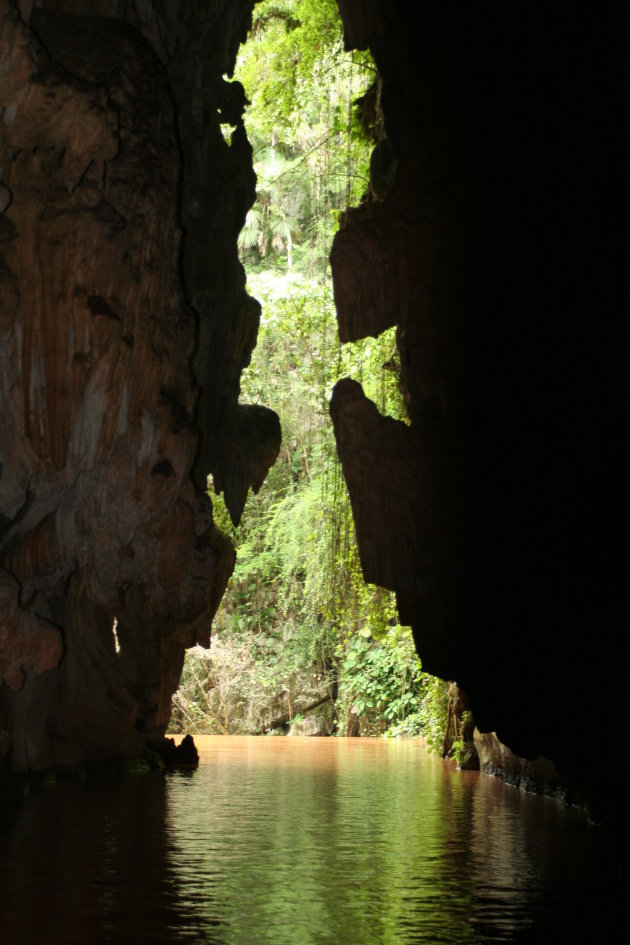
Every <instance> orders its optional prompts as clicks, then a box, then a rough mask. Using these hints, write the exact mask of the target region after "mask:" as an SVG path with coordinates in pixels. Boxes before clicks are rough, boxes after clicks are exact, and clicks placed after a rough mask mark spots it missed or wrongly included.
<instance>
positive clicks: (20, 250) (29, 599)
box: [0, 0, 280, 771]
mask: <svg viewBox="0 0 630 945" xmlns="http://www.w3.org/2000/svg"><path fill="white" fill-rule="evenodd" d="M251 6H252V4H251V2H247V0H242V2H238V3H231V2H230V3H227V2H214V3H210V4H205V5H203V4H202V5H192V4H167V5H164V4H161V3H155V4H154V3H152V2H149V0H136V2H131V3H102V2H98V0H38V2H35V3H34V4H33V3H25V2H22V3H20V4H15V3H13V2H10V0H1V2H0V102H1V104H2V111H1V112H0V136H1V137H0V147H1V151H0V181H1V183H0V298H1V300H2V301H1V304H0V433H1V435H0V599H1V601H2V603H1V607H2V610H1V611H0V684H1V685H0V729H1V730H2V755H3V757H4V762H5V765H10V766H11V767H12V768H13V770H18V771H23V770H29V769H40V768H44V767H47V766H49V765H52V764H74V763H77V762H79V761H83V760H86V759H87V760H103V759H108V758H111V757H115V756H119V755H124V754H137V753H138V752H142V751H143V750H144V749H145V748H146V746H147V745H152V744H158V743H160V741H161V738H162V736H163V733H164V730H165V727H166V724H167V722H168V719H169V715H170V705H171V695H172V693H173V691H174V689H175V688H176V686H177V684H178V680H179V675H180V672H181V666H182V661H183V656H184V649H185V647H187V646H191V645H193V644H194V643H195V642H197V641H199V642H204V643H206V644H207V642H208V635H209V628H210V622H211V619H212V615H213V613H214V611H215V610H216V607H217V606H218V603H219V601H220V599H221V595H222V593H223V590H224V588H225V585H226V582H227V579H228V577H229V574H230V572H231V569H232V566H233V561H234V554H233V551H232V549H231V547H230V545H229V543H228V542H227V540H226V539H225V538H224V537H223V536H222V535H221V534H220V533H219V532H218V531H217V529H216V528H215V526H214V525H213V521H212V507H211V503H210V500H209V498H208V497H207V495H206V478H207V476H208V475H209V474H212V475H213V476H214V477H215V481H216V482H217V483H218V484H220V487H221V488H223V489H224V490H225V493H226V497H227V501H228V505H229V507H230V511H231V513H232V516H233V517H234V519H235V520H238V518H239V517H240V514H241V512H242V508H243V505H244V502H245V498H246V495H247V491H248V488H249V486H253V487H254V488H258V487H259V486H260V484H261V482H262V480H263V478H264V475H265V473H266V470H267V468H268V467H269V465H270V464H271V463H272V462H273V461H274V458H275V455H276V454H277V450H278V448H279V437H280V433H279V424H278V420H277V417H276V416H275V414H272V413H271V411H267V410H266V409H265V408H262V407H248V406H246V405H244V406H241V405H239V404H238V395H239V376H240V372H241V370H242V369H243V367H244V366H245V364H246V363H247V362H248V360H249V357H250V354H251V351H252V348H253V346H254V344H255V340H256V331H257V324H258V305H257V303H256V302H255V301H254V300H252V299H250V298H248V296H247V295H246V293H245V289H244V285H245V277H244V274H243V271H242V268H241V266H240V264H239V262H238V258H237V253H236V237H237V234H238V231H239V229H240V227H241V225H242V222H243V220H244V216H245V213H246V210H247V209H248V207H249V205H250V204H251V202H252V201H253V198H254V187H255V179H254V176H253V171H252V169H251V153H250V148H249V144H248V142H247V139H246V136H245V132H244V129H243V124H242V107H243V104H244V97H243V95H242V89H241V88H240V86H238V84H230V83H229V82H227V81H225V80H224V78H223V76H224V75H225V74H226V73H229V72H230V71H231V68H232V65H233V61H234V57H235V53H236V49H237V46H238V43H239V42H240V41H241V40H242V39H243V38H244V36H245V34H246V30H247V26H248V22H249V19H248V18H249V16H250V13H251V9H250V8H251ZM222 122H224V123H228V124H230V126H232V127H233V129H234V130H233V134H232V140H231V144H230V145H228V144H227V143H226V141H225V140H224V138H223V135H222V134H221V128H220V125H221V123H222ZM114 620H116V634H114V633H113V628H114ZM0 764H2V761H0Z"/></svg>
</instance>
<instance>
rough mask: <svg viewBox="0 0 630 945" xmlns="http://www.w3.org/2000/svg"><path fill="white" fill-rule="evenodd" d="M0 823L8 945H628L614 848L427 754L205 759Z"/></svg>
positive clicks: (396, 746)
mask: <svg viewBox="0 0 630 945" xmlns="http://www.w3.org/2000/svg"><path fill="white" fill-rule="evenodd" d="M197 741H198V745H199V747H200V751H201V765H200V767H199V768H198V769H197V770H195V771H174V772H171V773H167V774H163V773H159V772H154V773H152V774H150V775H129V776H127V777H125V778H123V779H121V780H112V781H109V782H103V781H86V782H75V781H69V782H59V783H58V784H57V785H56V786H54V787H51V788H48V789H41V790H38V791H37V792H34V793H33V794H31V795H30V796H29V797H27V798H26V799H25V801H24V802H23V803H22V804H21V805H20V807H19V808H16V809H15V810H14V811H12V813H11V815H10V816H8V815H7V812H6V811H5V814H4V816H3V817H2V819H1V820H0V943H1V945H5V943H6V945H8V943H12V945H23V943H31V942H32V943H37V945H58V943H59V945H61V943H63V945H76V943H80V945H97V943H101V942H108V943H109V942H116V943H118V945H140V943H145V942H146V943H157V945H160V943H182V942H187V943H203V945H206V943H207V945H333V943H334V945H412V943H431V945H433V943H442V942H444V943H446V942H448V943H451V945H453V943H471V945H473V943H482V942H523V943H530V942H531V943H532V945H538V943H543V942H582V941H584V942H587V941H588V942H592V943H594V945H597V943H599V942H606V943H608V942H616V941H618V940H619V939H618V937H617V936H616V932H615V929H616V919H615V916H616V910H617V907H618V905H619V888H620V887H619V883H618V881H617V877H616V875H615V870H614V869H612V868H611V861H610V857H609V855H608V853H607V850H606V839H605V837H604V836H603V835H602V831H601V830H600V829H599V828H594V827H592V826H589V825H588V824H587V822H586V818H585V816H584V815H583V814H582V813H581V812H579V811H576V810H572V809H570V808H567V807H563V806H562V805H560V804H559V803H558V802H556V801H551V800H546V799H543V798H539V797H532V796H528V795H524V794H522V793H520V792H519V791H518V790H516V789H514V788H511V787H508V786H506V785H504V784H502V783H501V782H499V781H497V780H495V779H492V778H487V777H482V776H479V775H476V774H473V773H465V772H459V771H456V770H454V769H453V768H452V767H450V766H449V765H446V764H444V763H443V762H441V761H440V760H439V759H436V758H433V757H431V756H430V755H428V754H427V753H426V751H425V750H424V749H423V748H422V746H421V745H420V744H419V743H418V742H416V741H384V740H380V739H378V740H377V739H338V738H327V739H325V738H322V739H318V738H314V739H311V738H309V739H306V738H304V739H302V738H280V737H278V738H269V737H267V738H229V737H209V738H199V739H197Z"/></svg>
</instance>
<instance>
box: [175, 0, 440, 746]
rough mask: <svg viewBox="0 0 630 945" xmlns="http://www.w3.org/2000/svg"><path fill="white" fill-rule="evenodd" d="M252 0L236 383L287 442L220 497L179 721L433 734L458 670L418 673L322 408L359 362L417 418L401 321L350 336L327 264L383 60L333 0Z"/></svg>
mask: <svg viewBox="0 0 630 945" xmlns="http://www.w3.org/2000/svg"><path fill="white" fill-rule="evenodd" d="M254 13H255V19H254V29H253V34H252V37H251V38H250V40H249V42H248V43H247V44H246V46H245V47H244V49H243V52H242V54H241V56H240V59H239V63H238V68H237V73H236V74H237V77H238V78H239V79H240V81H242V82H243V84H244V86H245V89H246V94H247V95H248V97H249V99H250V100H251V106H250V108H249V110H248V112H247V114H246V124H247V129H248V134H249V136H250V138H251V140H252V142H253V145H254V151H255V158H256V171H257V174H258V197H257V201H256V204H255V205H254V207H253V208H252V209H251V210H250V212H249V213H248V215H247V218H246V221H245V226H244V227H243V230H242V232H241V235H240V238H239V246H240V251H241V255H242V258H243V260H244V262H245V263H246V265H247V268H248V289H249V291H250V293H251V294H252V295H253V296H255V297H256V298H257V299H258V300H259V301H260V302H261V305H262V318H261V324H260V330H259V334H258V344H257V347H256V349H255V351H254V354H253V357H252V361H251V364H250V366H249V368H248V369H247V370H246V371H245V372H244V374H243V377H242V381H241V397H242V400H243V401H244V402H248V403H259V402H260V403H264V404H269V405H271V406H273V408H274V409H275V410H276V411H277V412H278V413H279V415H280V420H281V424H282V429H283V443H282V449H281V453H280V456H279V458H278V461H277V462H276V464H275V466H274V467H273V468H272V469H271V470H270V473H269V475H268V477H267V480H266V482H265V484H264V486H263V488H262V490H261V491H260V493H259V494H258V495H257V496H255V497H253V496H252V497H251V498H250V500H249V502H248V505H247V512H246V515H245V516H244V520H243V522H242V523H241V525H240V526H239V527H238V529H235V528H234V527H233V526H232V524H231V522H230V519H229V516H228V514H227V511H226V510H225V507H224V506H223V503H222V500H221V498H220V497H219V496H213V505H214V516H215V521H216V523H217V525H218V527H219V528H221V529H222V530H223V531H225V532H226V533H228V534H229V535H230V537H231V538H232V540H233V542H234V544H235V545H236V547H237V564H236V568H235V571H234V575H233V577H232V579H231V583H230V586H229V589H228V593H227V594H226V596H225V599H224V602H223V604H222V605H221V608H220V610H219V613H218V614H217V617H216V619H215V625H214V630H213V643H212V649H211V650H210V651H204V650H201V649H199V648H197V649H195V650H193V651H191V652H190V653H189V654H188V656H187V660H186V666H185V670H184V675H183V677H182V685H181V687H180V690H179V691H178V693H177V695H176V697H175V700H174V702H175V706H174V709H175V711H174V719H175V723H176V725H179V726H181V727H185V728H188V729H189V730H191V731H210V732H237V733H241V732H259V731H275V730H276V728H275V726H276V725H278V724H281V722H282V720H283V719H294V718H296V717H297V716H298V715H300V714H302V713H305V712H307V711H309V706H312V705H314V704H315V703H317V702H320V701H323V700H326V699H329V700H330V702H334V711H335V715H336V725H337V731H338V732H339V733H340V734H345V733H346V732H347V731H348V730H349V729H352V730H358V731H359V732H360V733H361V734H382V733H388V734H395V735H418V734H422V735H424V736H425V737H426V738H427V740H428V742H429V743H430V744H431V745H434V746H435V747H439V745H438V742H440V739H441V737H443V733H444V727H445V722H446V713H447V697H446V689H447V687H446V684H444V683H442V682H441V681H440V680H435V679H433V678H432V677H429V676H427V675H426V674H425V673H423V671H422V667H421V664H420V660H419V659H418V657H417V655H416V653H415V649H414V646H413V642H412V640H411V635H410V631H409V629H408V628H403V627H400V626H399V624H398V617H397V614H396V607H395V600H394V596H393V595H392V594H391V593H389V592H387V591H385V590H383V589H382V588H378V587H374V586H369V585H366V584H365V582H364V580H363V577H362V573H361V568H360V563H359V558H358V552H357V547H356V541H355V536H354V527H353V521H352V514H351V509H350V503H349V499H348V495H347V491H346V487H345V483H344V480H343V476H342V474H341V470H340V467H339V463H338V461H337V458H336V451H335V444H334V438H333V434H332V427H331V423H330V420H329V415H328V404H329V400H330V394H331V391H332V388H333V386H334V384H335V383H336V381H337V380H338V379H339V378H340V377H342V376H347V375H350V376H352V377H354V378H356V379H357V380H358V381H360V382H361V383H362V384H363V387H364V390H365V392H366V394H367V396H368V397H370V398H371V399H372V400H373V401H374V402H375V403H376V404H377V406H378V408H379V409H380V411H381V412H382V413H386V414H389V415H391V416H393V417H394V418H396V419H398V420H405V419H406V417H405V410H404V403H403V397H402V392H401V389H400V382H399V378H400V367H399V357H398V352H397V348H396V339H395V334H394V330H393V329H391V330H389V331H386V332H384V333H383V334H382V335H380V336H379V337H378V338H368V339H366V340H364V341H363V342H361V343H359V344H353V345H344V346H342V345H340V343H339V339H338V334H337V326H336V318H335V310H334V302H333V298H332V291H331V288H330V285H329V282H328V280H327V278H326V266H327V256H328V253H329V250H330V243H331V240H332V234H333V230H334V228H335V227H336V225H337V218H338V217H339V215H340V213H341V211H342V210H343V208H345V207H346V206H347V205H348V204H350V203H352V202H357V201H358V200H359V199H360V197H361V195H362V194H363V192H364V191H365V189H366V186H367V176H368V170H367V169H368V164H369V146H368V144H367V142H366V140H365V136H364V134H362V133H360V129H359V126H358V123H357V120H356V116H355V113H354V111H353V107H352V101H353V99H354V98H355V97H356V96H357V95H360V94H362V93H363V92H364V91H365V89H366V87H367V85H368V84H369V83H370V82H372V80H373V77H374V73H373V67H372V66H371V64H370V62H369V60H368V58H367V56H366V55H357V54H353V56H350V55H349V54H347V53H344V52H343V48H342V39H341V36H342V33H341V25H340V23H339V18H338V12H337V5H336V3H335V0H275V2H272V0H263V2H261V3H259V4H257V5H256V7H255V11H254ZM326 711H328V710H326ZM440 733H441V734H440Z"/></svg>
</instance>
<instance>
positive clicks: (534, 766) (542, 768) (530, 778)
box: [474, 729, 584, 805]
mask: <svg viewBox="0 0 630 945" xmlns="http://www.w3.org/2000/svg"><path fill="white" fill-rule="evenodd" d="M474 742H475V748H476V750H477V756H478V759H479V761H478V766H479V769H480V770H481V771H482V772H483V773H484V774H487V775H490V776H491V777H496V778H501V779H502V780H503V781H505V782H506V784H511V785H512V786H513V787H517V788H519V790H521V791H525V792H526V793H528V794H544V795H545V796H546V797H554V798H556V799H557V800H561V801H564V802H567V803H572V804H576V805H579V804H583V803H584V797H583V796H582V795H581V794H580V793H579V791H578V792H576V790H575V788H574V787H573V786H571V785H570V784H569V783H568V781H567V779H566V778H563V777H561V776H560V775H559V774H558V771H557V770H556V767H555V765H554V764H553V763H552V762H551V761H549V760H548V759H547V758H541V757H536V758H531V759H527V758H519V757H518V756H517V755H514V754H513V753H512V752H511V751H510V749H509V748H507V747H506V746H505V745H503V744H502V743H501V742H500V741H499V739H498V738H497V736H496V734H495V733H494V732H485V733H482V732H480V731H478V729H475V731H474Z"/></svg>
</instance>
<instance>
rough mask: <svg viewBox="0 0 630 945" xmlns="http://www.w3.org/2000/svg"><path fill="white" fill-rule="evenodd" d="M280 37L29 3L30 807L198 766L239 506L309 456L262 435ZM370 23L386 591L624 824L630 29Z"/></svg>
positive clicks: (413, 15)
mask: <svg viewBox="0 0 630 945" xmlns="http://www.w3.org/2000/svg"><path fill="white" fill-rule="evenodd" d="M252 7H253V2H252V0H232V2H227V0H207V2H204V3H198V4H190V3H181V2H177V3H163V2H161V0H117V2H107V3H106V2H101V0H35V2H34V3H33V2H28V0H21V2H19V3H14V2H12V0H0V103H1V106H2V111H1V113H0V129H1V137H0V148H1V150H0V298H1V303H0V431H1V437H0V598H1V600H0V676H1V679H2V683H1V687H0V769H2V771H3V772H4V773H6V772H9V771H12V772H17V773H24V772H27V771H38V770H42V769H46V768H48V767H50V766H52V765H56V766H72V765H76V764H80V763H83V762H85V761H88V762H90V761H103V760H107V759H111V758H116V757H120V756H124V757H133V756H135V755H138V754H142V753H143V752H144V751H146V749H147V748H156V747H159V746H160V745H161V744H162V740H163V736H164V732H165V729H166V725H167V723H168V719H169V714H170V706H171V696H172V693H173V691H174V690H175V689H176V687H177V684H178V680H179V676H180V673H181V667H182V662H183V658H184V651H185V648H186V647H189V646H192V645H194V644H195V643H196V642H201V643H204V644H205V645H207V643H208V634H209V629H208V628H209V625H210V623H211V618H212V615H213V614H214V612H215V611H216V608H217V606H218V604H219V601H220V599H221V596H222V594H223V592H224V590H225V586H226V583H227V580H228V577H229V575H230V573H231V569H232V567H233V562H234V553H233V551H232V549H231V547H230V545H229V543H228V541H227V540H226V539H225V538H224V537H223V536H222V535H221V533H220V532H219V531H218V530H217V529H216V528H215V527H214V525H213V522H212V507H211V502H210V499H209V498H208V496H207V495H206V489H205V487H206V480H207V477H208V475H212V476H213V478H214V481H215V484H217V485H218V486H219V488H220V489H221V490H222V491H223V493H224V495H225V499H226V503H227V505H228V508H229V510H230V514H231V515H232V518H233V519H234V520H235V521H236V520H238V519H239V518H240V516H241V515H242V514H243V509H244V506H245V501H246V497H247V494H248V490H249V489H250V488H252V489H253V490H255V491H256V490H257V489H258V488H260V486H261V484H262V482H263V480H264V478H265V475H266V472H267V470H268V469H269V467H270V466H271V465H272V464H273V462H274V459H275V457H276V455H277V452H278V449H279V445H280V435H281V434H280V427H279V422H278V419H277V417H276V415H275V413H274V412H273V409H267V408H264V407H260V406H253V405H247V404H240V403H239V377H240V374H241V371H242V370H243V369H244V367H245V366H246V365H247V364H248V362H249V358H250V355H251V352H252V350H253V347H254V345H255V342H256V332H257V325H258V317H259V306H258V303H257V302H256V301H255V300H254V299H252V298H250V297H248V296H247V294H246V292H245V275H244V272H243V269H242V266H241V264H240V262H239V260H238V255H237V246H236V241H237V236H238V233H239V231H240V229H241V227H242V225H243V221H244V218H245V214H246V212H247V210H248V208H249V207H250V206H251V204H252V203H253V201H254V195H255V178H254V174H253V170H252V155H251V148H250V145H249V143H248V141H247V137H246V134H245V130H244V127H243V117H242V115H243V108H244V104H245V103H244V96H243V94H242V89H241V87H240V86H239V85H238V84H237V83H231V82H230V81H229V78H227V77H228V76H229V75H230V74H231V70H232V68H233V65H234V61H235V56H236V51H237V49H238V45H239V44H240V43H241V42H244V41H245V39H246V36H247V30H248V26H249V24H250V21H251V12H252ZM339 8H340V12H341V15H342V18H343V22H344V28H345V41H346V45H347V47H348V48H356V49H364V48H366V47H369V48H370V50H371V52H372V54H373V56H374V59H375V61H376V63H377V65H378V68H379V70H380V73H381V76H382V83H383V85H382V107H383V112H384V116H385V122H386V129H387V135H388V138H389V141H390V143H391V146H392V149H393V151H394V154H395V156H396V160H397V171H396V176H395V180H394V183H393V186H392V188H391V190H390V192H389V193H388V194H387V196H386V197H385V199H383V200H382V201H378V202H376V203H371V204H369V205H366V206H363V207H359V208H357V209H354V210H350V211H348V213H347V214H346V218H345V224H344V226H343V228H342V229H341V230H340V231H339V232H338V234H337V236H336V238H335V241H334V245H333V247H332V253H331V265H332V273H333V281H334V289H335V301H336V306H337V312H338V323H339V333H340V337H341V339H342V340H344V341H347V340H354V339H358V338H361V337H365V336H366V335H376V334H378V333H379V332H381V331H382V330H383V329H385V328H387V327H390V326H392V325H396V326H397V338H398V347H399V352H400V356H401V362H402V365H403V371H404V379H405V384H406V388H407V391H408V409H409V416H410V420H411V423H410V426H405V425H403V424H401V423H398V422H396V421H393V420H391V418H385V417H382V416H381V415H380V414H379V413H378V410H377V409H376V407H375V406H374V405H373V404H372V403H371V402H370V401H368V400H367V399H366V398H365V396H364V395H363V392H362V390H361V387H360V386H359V385H358V384H357V383H356V382H354V381H352V380H350V379H346V380H343V381H341V382H340V383H339V384H338V385H337V387H336V389H335V392H334V395H333V399H332V403H331V415H332V420H333V424H334V429H335V436H336V440H337V446H338V451H339V455H340V458H341V462H342V466H343V471H344V475H345V477H346V481H347V483H348V486H349V490H350V495H351V501H352V506H353V512H354V518H355V523H356V529H357V536H358V542H359V550H360V555H361V561H362V566H363V571H364V575H365V578H366V580H368V581H370V582H374V583H377V584H381V585H383V586H385V587H388V588H390V589H392V590H394V591H395V592H396V595H397V600H398V606H399V611H400V615H401V619H402V621H403V622H405V623H408V624H410V625H411V626H412V627H413V632H414V637H415V640H416V644H417V648H418V651H419V653H420V656H421V658H422V661H423V664H424V667H425V668H426V670H427V671H429V672H432V673H434V674H436V675H440V676H442V677H443V678H446V679H454V680H456V681H457V682H458V684H459V685H460V687H462V688H463V689H464V690H465V691H466V693H467V694H468V698H469V700H470V704H471V707H472V710H473V713H474V716H475V720H476V723H477V726H478V727H479V728H480V729H481V730H482V731H488V732H490V731H496V732H497V733H498V735H499V737H500V738H501V740H502V741H503V742H504V743H505V744H507V745H509V746H510V748H511V749H512V750H513V751H514V752H516V753H517V754H518V755H522V756H524V757H534V756H537V755H543V756H545V757H547V758H550V759H553V761H554V762H555V763H556V764H557V766H558V768H559V770H560V771H561V772H562V773H563V774H565V775H566V776H568V777H569V778H571V779H572V780H573V781H574V782H575V783H576V784H578V785H583V786H585V787H586V788H587V789H588V791H589V793H590V798H591V802H592V804H593V805H594V807H595V808H596V809H598V808H599V809H600V810H604V811H607V812H610V813H614V811H615V807H616V804H617V801H618V797H617V794H618V791H619V787H618V786H617V785H618V778H617V776H616V774H615V772H614V770H612V768H611V765H610V759H611V758H614V757H615V755H616V754H617V753H618V750H619V733H620V725H621V720H622V718H623V716H622V693H623V678H624V676H625V672H624V670H623V667H622V661H621V659H620V652H619V647H620V638H621V630H622V627H623V623H622V619H623V612H624V609H623V602H622V594H621V588H622V581H623V578H624V577H625V574H626V567H625V556H624V555H623V553H622V549H623V547H624V538H625V534H626V531H627V512H628V502H627V489H626V484H627V480H628V476H627V460H624V459H623V456H624V455H625V451H624V450H623V445H622V444H623V440H624V439H625V433H626V423H625V420H626V397H625V383H624V367H625V352H624V344H623V342H624V334H625V332H624V317H623V314H624V313H623V311H622V308H621V307H622V301H621V293H620V292H619V286H620V283H621V267H622V265H623V261H624V243H623V221H624V219H625V217H626V213H627V180H626V177H625V174H624V160H623V158H624V154H623V149H622V147H621V143H620V122H619V115H620V114H622V112H621V107H622V106H621V99H622V91H623V75H622V70H621V63H622V62H623V49H622V43H623V29H622V19H621V16H622V14H621V5H620V4H612V5H608V6H607V7H606V9H597V10H596V9H595V8H594V7H593V8H591V7H589V6H588V5H587V6H584V7H583V6H581V5H579V4H575V3H569V2H561V3H558V4H554V6H553V9H545V10H544V12H542V13H541V12H540V11H536V10H535V9H533V8H532V7H531V4H527V3H524V2H514V3H510V4H507V5H506V4H504V3H489V4H485V5H484V6H483V8H479V7H475V6H473V5H470V4H468V3H464V2H452V3H448V4H445V3H433V2H426V3H421V4H407V3H403V2H402V0H355V2H353V0H339ZM225 122H227V123H228V124H230V125H232V127H233V132H232V136H231V143H230V144H228V143H227V142H226V141H225V140H224V138H223V136H222V134H221V130H220V125H221V123H225ZM269 407H270V408H273V404H271V405H269ZM245 514H247V513H246V511H245ZM114 618H116V620H117V636H118V642H119V652H117V650H116V647H115V645H114V639H113V635H112V625H113V620H114Z"/></svg>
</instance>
